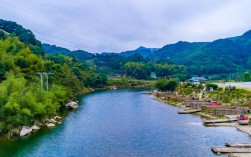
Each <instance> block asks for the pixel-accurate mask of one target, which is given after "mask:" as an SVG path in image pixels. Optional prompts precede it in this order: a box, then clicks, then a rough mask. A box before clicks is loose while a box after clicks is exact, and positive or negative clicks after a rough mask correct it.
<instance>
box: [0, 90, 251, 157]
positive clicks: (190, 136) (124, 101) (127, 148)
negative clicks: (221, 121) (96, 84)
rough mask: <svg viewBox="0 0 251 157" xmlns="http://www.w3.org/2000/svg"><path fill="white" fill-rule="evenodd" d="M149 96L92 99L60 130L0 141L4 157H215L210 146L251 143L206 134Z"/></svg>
mask: <svg viewBox="0 0 251 157" xmlns="http://www.w3.org/2000/svg"><path fill="white" fill-rule="evenodd" d="M146 90H147V89H143V90H141V89H135V90H131V89H126V90H109V91H98V92H93V93H91V94H87V95H85V96H83V97H82V98H81V100H80V103H79V104H80V105H79V108H78V110H76V111H75V112H69V114H68V116H67V118H65V119H64V121H63V122H62V124H60V125H58V126H57V127H55V128H53V129H47V128H45V129H41V130H40V131H39V132H36V133H34V134H32V135H30V136H27V137H24V138H16V139H13V140H9V141H0V156H46V155H47V156H48V154H49V155H50V156H83V155H85V156H135V157H140V156H186V157H197V156H198V157H199V156H207V157H211V156H212V157H213V156H214V154H213V153H212V152H211V150H210V146H215V145H221V144H223V143H224V142H225V141H227V139H228V140H229V141H234V139H236V138H237V139H239V140H240V141H243V142H251V140H250V139H248V138H247V137H246V134H243V133H242V132H236V129H234V128H229V129H227V128H226V127H210V128H206V127H204V126H202V125H201V119H200V118H199V117H198V116H192V115H184V116H179V115H177V111H178V110H179V108H177V107H173V106H170V105H163V103H162V102H160V101H156V100H153V99H152V98H153V97H152V96H151V95H145V94H142V92H144V91H146ZM177 141H182V142H177ZM191 143H193V145H191ZM76 148H82V149H76ZM97 148H98V149H97ZM188 148H189V149H188ZM198 150H200V151H198Z"/></svg>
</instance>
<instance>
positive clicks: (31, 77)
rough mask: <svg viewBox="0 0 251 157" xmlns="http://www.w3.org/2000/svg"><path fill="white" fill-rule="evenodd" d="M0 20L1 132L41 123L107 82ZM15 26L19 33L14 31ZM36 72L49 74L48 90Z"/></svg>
mask: <svg viewBox="0 0 251 157" xmlns="http://www.w3.org/2000/svg"><path fill="white" fill-rule="evenodd" d="M1 22H2V23H1V26H3V25H4V26H5V27H1V29H0V135H8V136H12V135H13V134H15V133H18V132H19V131H20V127H21V126H24V125H28V126H31V125H34V124H39V123H40V122H43V123H44V122H45V121H46V120H48V119H50V118H51V117H53V116H55V115H57V114H58V111H59V109H60V108H61V107H62V106H63V105H64V104H65V103H67V102H68V101H69V100H73V99H75V97H76V96H78V95H80V94H83V93H85V92H87V91H88V90H89V88H100V87H104V86H105V85H106V80H107V78H106V76H105V75H103V74H98V73H95V72H93V71H92V70H90V68H89V67H87V66H86V65H83V63H80V62H78V61H77V60H76V59H74V58H72V57H68V56H66V55H63V54H59V55H54V56H50V55H45V54H43V53H41V52H43V49H42V47H40V46H39V43H40V42H39V41H38V40H36V38H35V36H34V34H33V33H32V32H30V31H27V30H26V29H24V28H23V27H22V26H20V25H18V24H16V23H13V22H9V21H3V20H1ZM9 27H10V28H9ZM16 28H18V29H20V30H21V32H22V33H21V34H19V35H17V34H18V32H16V33H13V32H15V31H16ZM9 31H10V32H9ZM24 37H31V38H29V40H25V39H26V38H24ZM21 39H22V40H21ZM30 39H32V40H30ZM32 41H35V42H32ZM34 48H35V49H34ZM39 49H40V51H36V50H39ZM38 52H39V53H38ZM39 72H43V73H44V72H50V73H51V75H50V76H49V84H50V85H49V89H48V91H47V89H46V86H45V84H44V85H43V87H41V85H40V76H39V75H38V73H39ZM44 78H45V76H44ZM44 81H45V79H44Z"/></svg>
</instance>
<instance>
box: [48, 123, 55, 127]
mask: <svg viewBox="0 0 251 157" xmlns="http://www.w3.org/2000/svg"><path fill="white" fill-rule="evenodd" d="M46 126H47V127H54V126H55V124H53V123H48V124H46Z"/></svg>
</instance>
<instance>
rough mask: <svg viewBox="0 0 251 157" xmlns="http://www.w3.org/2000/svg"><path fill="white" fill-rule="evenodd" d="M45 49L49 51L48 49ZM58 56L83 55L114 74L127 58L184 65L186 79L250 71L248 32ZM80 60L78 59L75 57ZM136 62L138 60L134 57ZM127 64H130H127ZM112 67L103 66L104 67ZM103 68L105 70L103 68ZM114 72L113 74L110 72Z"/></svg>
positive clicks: (249, 33) (249, 35)
mask: <svg viewBox="0 0 251 157" xmlns="http://www.w3.org/2000/svg"><path fill="white" fill-rule="evenodd" d="M44 47H46V50H48V51H47V52H49V53H54V52H55V51H54V50H53V51H52V50H51V49H49V48H50V47H51V46H50V45H44ZM47 47H48V48H47ZM58 52H64V53H67V55H75V56H77V54H78V55H85V56H88V57H82V59H81V60H82V61H83V60H86V59H93V60H95V63H96V66H97V68H101V69H113V68H114V70H115V72H118V71H119V70H120V72H121V68H120V67H121V66H123V65H125V63H126V62H128V58H130V57H132V58H135V57H133V56H138V55H140V56H142V57H141V59H140V60H134V61H137V62H140V61H142V58H143V60H145V61H146V60H147V61H150V62H155V63H157V62H164V63H169V64H176V65H183V66H185V67H186V69H187V72H188V74H189V75H207V76H210V75H215V74H228V73H238V72H243V71H248V70H249V69H250V68H251V31H248V32H246V33H244V34H243V35H241V36H236V37H231V38H226V39H218V40H215V41H213V42H192V43H190V42H185V41H180V42H178V43H175V44H168V45H166V46H164V47H162V48H160V49H157V48H154V49H151V48H145V47H139V48H138V49H136V50H132V51H125V52H121V53H102V54H98V55H96V56H95V55H91V54H90V53H87V52H85V51H84V52H85V53H83V52H81V53H77V52H76V53H69V52H68V51H65V49H58V51H57V53H58ZM78 58H80V57H78ZM137 58H139V57H137ZM129 61H130V60H129ZM106 62H107V63H108V62H109V63H111V64H107V65H106V64H105V63H106ZM103 65H105V66H104V67H102V66H103ZM113 72H114V71H113Z"/></svg>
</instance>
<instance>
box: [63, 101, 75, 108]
mask: <svg viewBox="0 0 251 157" xmlns="http://www.w3.org/2000/svg"><path fill="white" fill-rule="evenodd" d="M65 107H67V108H73V109H75V108H78V104H77V103H76V102H74V101H70V102H69V103H67V104H66V105H65Z"/></svg>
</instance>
